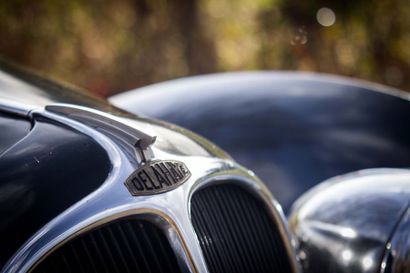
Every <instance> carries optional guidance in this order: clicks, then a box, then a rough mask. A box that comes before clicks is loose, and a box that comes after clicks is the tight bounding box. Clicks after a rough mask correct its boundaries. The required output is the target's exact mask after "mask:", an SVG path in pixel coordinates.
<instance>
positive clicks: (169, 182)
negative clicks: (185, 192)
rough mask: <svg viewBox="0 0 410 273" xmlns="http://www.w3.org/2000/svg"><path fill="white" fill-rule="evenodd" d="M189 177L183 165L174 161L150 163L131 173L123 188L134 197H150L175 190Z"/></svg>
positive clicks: (189, 174)
mask: <svg viewBox="0 0 410 273" xmlns="http://www.w3.org/2000/svg"><path fill="white" fill-rule="evenodd" d="M190 176H191V173H190V172H189V170H188V168H187V167H186V166H185V164H184V163H182V162H179V161H175V160H155V161H150V162H147V163H146V164H144V165H143V166H142V167H140V168H139V169H138V170H136V171H135V172H133V173H132V174H131V175H130V177H128V179H127V181H125V183H124V184H125V186H126V187H127V189H128V191H129V192H130V193H131V194H132V195H134V196H138V195H150V194H155V193H161V192H166V191H170V190H172V189H175V188H176V187H178V186H179V185H181V184H183V183H184V182H185V181H187V180H188V178H189V177H190Z"/></svg>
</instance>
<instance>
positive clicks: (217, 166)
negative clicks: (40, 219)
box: [1, 106, 300, 273]
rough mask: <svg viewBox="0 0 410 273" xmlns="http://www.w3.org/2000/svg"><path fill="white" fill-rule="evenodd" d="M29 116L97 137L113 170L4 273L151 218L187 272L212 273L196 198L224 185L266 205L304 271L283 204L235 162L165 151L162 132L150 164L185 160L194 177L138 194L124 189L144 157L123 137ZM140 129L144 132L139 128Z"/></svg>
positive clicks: (42, 112) (57, 117) (63, 118)
mask: <svg viewBox="0 0 410 273" xmlns="http://www.w3.org/2000/svg"><path fill="white" fill-rule="evenodd" d="M73 107H76V106H73ZM49 109H50V108H49ZM27 115H28V116H30V117H34V116H35V115H39V116H42V117H45V118H49V119H51V120H54V121H56V122H59V123H62V124H64V125H66V126H69V127H71V128H73V129H75V130H77V131H79V132H82V133H83V134H85V135H88V136H90V137H92V138H93V139H94V140H95V141H97V142H98V143H99V144H100V145H101V146H102V147H103V148H104V149H105V150H106V152H107V153H108V156H109V158H110V160H111V164H112V169H111V171H110V173H109V175H108V177H107V179H106V181H105V182H104V183H103V184H102V185H101V186H100V188H98V189H97V190H96V191H94V192H93V193H91V194H89V195H88V196H86V197H85V198H83V199H82V200H80V201H78V202H77V203H76V204H74V205H73V206H71V207H70V208H68V209H67V210H66V211H64V212H63V213H61V214H60V215H59V216H57V217H56V218H55V219H53V220H52V221H51V222H49V223H48V224H47V225H45V226H44V227H43V228H41V229H40V230H39V231H38V232H37V233H36V234H35V235H33V236H32V237H31V238H30V239H29V240H28V241H27V242H26V243H25V244H24V245H23V246H22V247H21V248H20V249H19V250H18V251H17V252H16V254H15V255H14V256H13V257H12V258H11V259H10V260H9V261H8V263H7V264H6V265H5V267H4V268H3V270H2V271H1V272H3V273H17V272H18V273H24V272H29V271H30V270H31V269H32V268H34V267H35V265H36V264H37V263H39V262H40V261H41V260H42V259H44V257H46V256H47V255H48V254H49V253H51V252H52V251H53V250H54V249H56V248H58V247H59V246H61V245H62V244H64V243H65V242H66V241H68V240H70V239H71V238H74V237H76V236H78V235H79V234H81V233H83V232H86V231H88V230H90V229H92V228H93V227H96V226H98V225H101V224H103V223H106V222H109V221H112V220H114V219H118V218H121V217H125V216H127V217H128V216H135V217H137V218H144V219H147V220H149V221H152V222H154V223H156V224H157V225H158V226H159V227H160V228H161V229H162V230H163V231H165V234H166V236H167V238H168V239H169V242H170V244H171V247H172V248H173V249H174V251H175V254H176V256H177V259H178V262H179V264H180V266H181V268H182V269H183V271H184V272H207V266H206V263H205V260H204V257H203V254H202V250H201V247H200V245H199V242H198V239H197V237H196V234H195V231H194V229H193V226H192V224H191V219H190V199H191V197H192V194H193V193H194V192H195V191H196V190H198V189H200V188H202V187H205V186H207V185H210V184H212V183H221V182H222V181H229V183H238V184H240V185H242V186H243V187H246V188H247V189H248V190H249V191H252V192H253V193H254V195H256V196H258V197H259V198H260V199H262V200H263V201H264V202H265V204H266V206H267V207H268V208H269V210H270V212H271V216H272V218H273V219H274V221H275V222H276V223H277V224H278V225H279V227H280V232H281V235H282V236H283V238H288V242H289V243H288V242H286V241H285V245H286V248H287V251H288V255H289V257H291V260H292V262H293V263H292V267H293V271H294V272H300V266H299V262H298V261H297V260H296V255H295V251H294V249H295V248H294V246H295V244H294V241H293V239H292V238H291V235H290V232H289V231H288V228H287V221H286V219H285V217H284V215H283V213H282V210H281V207H280V205H279V204H278V203H277V202H276V201H275V199H273V197H272V195H271V194H270V193H269V191H268V190H267V188H266V187H265V185H264V184H263V183H262V182H261V181H260V180H259V179H258V178H257V177H256V176H255V175H254V174H253V173H252V172H250V171H248V170H246V169H244V168H242V167H241V166H239V165H238V164H236V163H235V162H233V161H231V160H229V159H226V158H218V157H215V156H214V155H206V154H205V155H194V156H188V155H186V154H183V153H182V154H181V153H172V151H173V149H171V148H170V149H164V143H165V142H163V141H161V134H158V135H159V137H158V141H157V142H155V143H153V144H152V145H151V146H150V147H149V149H150V160H176V161H180V162H183V163H184V164H185V165H186V166H187V168H188V169H189V170H190V172H191V176H190V177H189V179H188V180H187V181H186V182H185V183H183V184H181V185H180V186H179V187H177V188H176V189H173V190H170V191H167V192H163V193H159V194H154V195H141V196H132V195H131V194H130V192H129V191H128V190H127V188H126V187H125V186H124V182H125V181H126V179H127V178H128V177H129V176H130V174H131V173H132V172H134V171H135V170H136V169H137V168H138V167H140V166H141V164H142V162H143V158H142V157H138V154H135V153H134V155H135V158H134V160H130V153H129V151H125V150H124V148H123V146H122V147H120V146H119V145H118V141H119V140H118V139H117V138H115V137H112V135H111V134H106V132H105V133H104V132H101V131H99V130H96V129H95V128H92V126H90V125H89V124H87V125H86V124H84V123H82V122H80V121H78V120H75V119H73V118H70V117H69V116H67V115H65V114H64V113H62V112H59V113H55V112H54V113H53V112H50V111H48V110H47V108H45V109H44V108H43V109H38V108H37V109H34V110H32V109H31V110H30V111H28V112H27ZM115 119H116V121H117V122H124V125H127V126H136V124H130V122H129V121H127V120H123V119H121V118H119V117H116V118H115ZM138 124H139V123H138ZM137 127H138V126H137ZM138 129H140V128H139V127H138ZM145 129H147V130H148V131H146V130H145ZM151 129H152V132H150V128H149V127H145V128H144V132H147V134H150V135H157V134H155V128H151ZM108 130H109V129H108ZM113 133H115V132H113ZM151 133H153V134H151ZM165 144H166V143H165ZM188 144H189V143H188ZM188 144H187V145H188ZM188 147H189V145H188ZM191 147H192V146H191ZM293 258H294V259H293Z"/></svg>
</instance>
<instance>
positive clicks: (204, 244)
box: [191, 184, 292, 273]
mask: <svg viewBox="0 0 410 273" xmlns="http://www.w3.org/2000/svg"><path fill="white" fill-rule="evenodd" d="M191 218H192V223H193V226H194V228H195V230H196V233H197V236H198V239H199V242H200V245H201V248H202V251H203V254H204V256H205V260H206V263H207V266H208V270H209V271H210V272H212V273H216V272H241V273H242V272H292V270H291V265H290V261H289V257H288V256H287V251H286V248H285V246H284V242H283V239H282V237H281V236H280V233H279V230H278V227H277V225H276V224H275V223H274V222H273V220H272V218H271V217H270V216H269V213H268V211H267V209H266V207H265V205H264V204H263V203H262V202H261V201H259V200H258V199H256V198H255V197H253V196H252V195H251V194H250V193H249V192H247V191H246V190H244V189H242V188H241V187H239V186H235V185H233V184H221V185H214V186H209V187H206V188H204V189H201V190H199V191H198V192H196V193H194V195H193V197H192V200H191Z"/></svg>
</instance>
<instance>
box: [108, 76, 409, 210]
mask: <svg viewBox="0 0 410 273" xmlns="http://www.w3.org/2000/svg"><path fill="white" fill-rule="evenodd" d="M375 90H377V91H375ZM380 91H381V92H380ZM384 92H387V93H388V92H395V91H392V90H390V89H388V88H387V87H381V86H378V85H370V84H363V83H358V82H355V81H353V80H351V79H344V78H339V77H328V76H318V75H311V74H299V73H268V72H266V73H228V74H220V75H210V76H202V77H193V78H188V79H182V80H175V81H170V82H168V83H161V84H156V85H152V86H149V87H146V88H141V89H137V90H135V91H131V92H128V94H127V93H125V94H124V95H119V96H117V97H114V98H113V99H112V100H111V101H112V103H113V104H115V105H117V106H119V107H122V108H123V109H126V110H128V111H130V112H133V113H138V114H142V115H147V116H151V117H155V118H159V119H163V120H167V121H169V122H173V123H176V124H178V125H181V126H183V127H186V128H188V129H191V130H193V131H194V132H196V133H199V134H201V135H203V136H205V137H206V138H208V139H210V140H211V141H213V142H215V143H216V144H217V145H219V146H220V147H221V148H223V149H225V150H226V151H227V152H228V153H229V154H231V155H232V157H233V158H235V160H237V161H238V162H239V163H241V164H243V165H244V166H245V167H248V168H249V169H251V170H253V171H255V173H256V174H257V175H258V176H259V177H260V178H261V179H262V180H263V181H264V182H265V183H266V184H267V185H268V187H269V188H270V190H271V191H272V192H273V194H274V195H275V197H276V198H277V199H278V201H279V202H280V203H281V204H282V206H283V207H284V209H285V211H287V210H288V209H289V207H290V205H291V204H292V203H293V201H294V200H295V199H296V198H297V197H298V196H300V195H301V194H302V193H304V192H305V191H306V190H308V189H309V188H311V187H312V186H314V185H316V184H317V183H319V182H320V181H323V180H324V179H327V178H330V177H333V176H336V175H340V174H344V173H347V172H351V171H355V170H359V169H365V168H375V167H408V166H410V126H409V124H410V102H409V100H407V99H404V98H400V97H398V96H394V95H390V94H387V93H384Z"/></svg>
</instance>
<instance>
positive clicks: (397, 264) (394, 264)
mask: <svg viewBox="0 0 410 273" xmlns="http://www.w3.org/2000/svg"><path fill="white" fill-rule="evenodd" d="M409 246H410V208H408V209H407V211H406V212H405V213H404V214H403V217H402V219H401V221H400V223H399V224H398V226H397V228H396V230H395V232H394V234H393V235H392V238H391V241H390V244H388V245H387V246H386V255H385V257H384V261H383V267H384V268H383V269H384V271H382V273H393V272H395V273H402V272H408V270H409V268H410V247H409Z"/></svg>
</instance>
